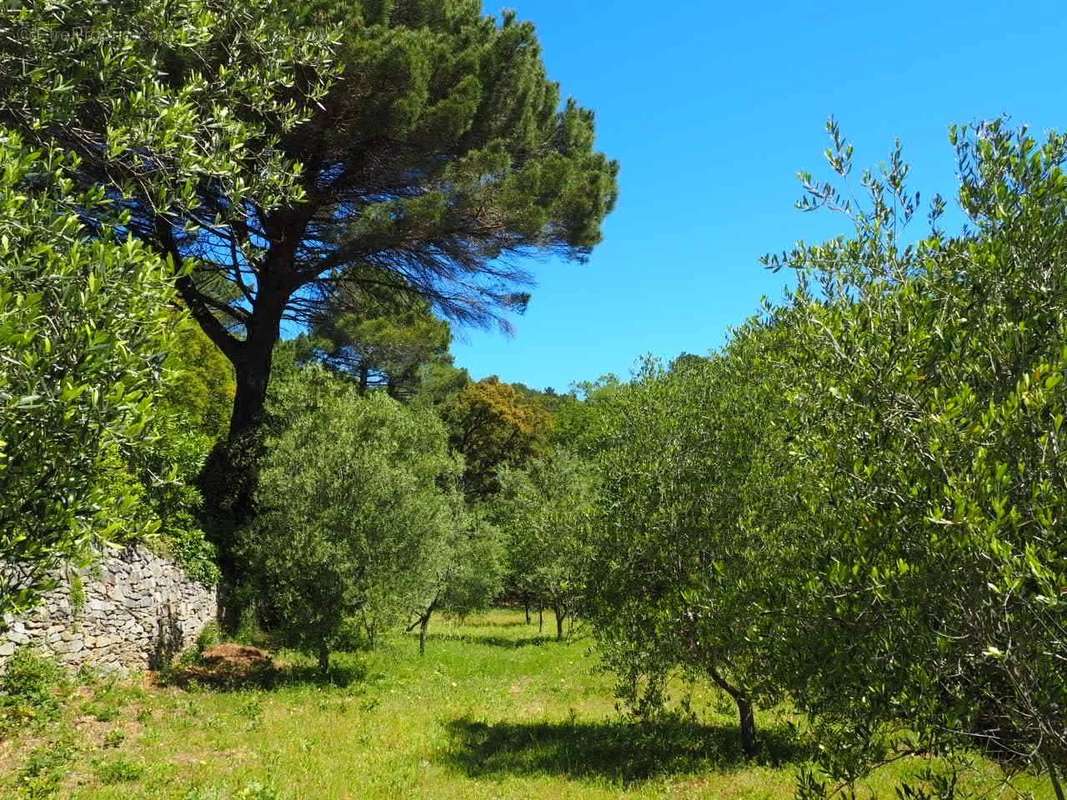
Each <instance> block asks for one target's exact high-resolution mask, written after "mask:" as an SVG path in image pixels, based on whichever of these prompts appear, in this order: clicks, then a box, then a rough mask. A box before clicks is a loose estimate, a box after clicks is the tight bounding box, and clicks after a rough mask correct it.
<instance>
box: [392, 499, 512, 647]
mask: <svg viewBox="0 0 1067 800" xmlns="http://www.w3.org/2000/svg"><path fill="white" fill-rule="evenodd" d="M462 503H463V500H462V497H461V496H459V495H458V494H457V495H456V496H455V498H454V504H455V514H454V525H453V530H452V535H451V536H450V537H449V538H448V540H447V541H445V542H444V547H442V548H441V550H440V551H439V553H438V558H437V564H436V568H435V570H434V575H433V580H432V581H431V582H430V583H429V585H428V586H427V591H426V593H425V595H424V597H423V598H421V602H420V603H419V605H418V606H417V607H416V608H415V620H414V621H413V622H412V623H411V625H410V626H409V628H408V630H409V631H410V630H414V629H415V628H418V629H419V653H420V654H422V653H425V652H426V634H427V631H428V629H429V627H430V620H431V618H432V617H433V615H434V613H435V612H438V611H443V612H445V613H449V614H454V615H456V616H460V617H464V616H467V615H468V614H472V613H474V612H475V611H480V610H482V609H485V608H487V607H488V606H489V604H490V603H491V602H492V601H493V600H494V599H496V597H497V596H498V595H499V594H500V591H501V589H502V588H503V585H504V570H505V568H506V564H507V561H506V555H507V552H506V542H505V540H504V537H503V535H502V532H501V531H500V529H499V528H497V527H496V526H495V525H492V524H490V523H489V522H488V521H487V520H486V519H485V517H484V515H483V514H482V513H480V512H478V511H470V510H467V509H466V508H465V507H464V506H463V504H462Z"/></svg>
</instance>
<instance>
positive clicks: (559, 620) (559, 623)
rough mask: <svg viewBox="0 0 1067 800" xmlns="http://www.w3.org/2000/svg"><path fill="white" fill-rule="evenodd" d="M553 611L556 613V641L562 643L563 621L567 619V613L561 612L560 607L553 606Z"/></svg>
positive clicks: (561, 608)
mask: <svg viewBox="0 0 1067 800" xmlns="http://www.w3.org/2000/svg"><path fill="white" fill-rule="evenodd" d="M552 610H553V611H555V613H556V641H557V642H562V641H563V621H564V620H565V619H566V618H567V612H566V611H564V610H563V607H562V606H559V605H557V606H554V607H553V609H552Z"/></svg>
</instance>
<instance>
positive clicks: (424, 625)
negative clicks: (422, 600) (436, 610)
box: [419, 611, 433, 656]
mask: <svg viewBox="0 0 1067 800" xmlns="http://www.w3.org/2000/svg"><path fill="white" fill-rule="evenodd" d="M432 615H433V612H432V611H427V612H426V614H425V615H424V616H423V618H422V619H421V620H419V655H420V656H424V655H426V630H427V629H428V628H429V627H430V617H431V616H432Z"/></svg>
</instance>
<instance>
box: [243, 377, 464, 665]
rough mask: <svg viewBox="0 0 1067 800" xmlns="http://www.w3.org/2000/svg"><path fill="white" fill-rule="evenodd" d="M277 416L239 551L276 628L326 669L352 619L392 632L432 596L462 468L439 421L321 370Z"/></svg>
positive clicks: (279, 395) (287, 396)
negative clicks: (366, 616) (364, 616)
mask: <svg viewBox="0 0 1067 800" xmlns="http://www.w3.org/2000/svg"><path fill="white" fill-rule="evenodd" d="M275 409H276V413H278V414H281V415H282V416H281V420H280V423H279V427H280V429H281V430H280V432H279V433H277V434H275V435H273V436H272V437H271V440H270V441H269V442H268V452H269V456H268V457H267V459H266V462H265V465H264V468H263V471H262V475H261V485H260V490H259V496H258V503H259V508H260V512H259V514H258V515H257V518H256V520H255V522H254V524H253V525H252V526H251V528H250V529H249V530H247V531H246V532H245V534H244V536H243V539H242V552H243V554H244V556H245V557H246V558H247V560H248V563H249V564H250V565H251V572H252V574H251V580H252V581H253V583H254V584H255V585H256V587H257V588H258V592H259V594H258V597H259V598H261V599H260V604H261V608H262V609H263V611H264V613H265V614H266V616H267V617H268V621H269V622H270V623H271V625H272V627H273V628H274V629H275V630H276V631H277V632H278V633H279V634H280V635H281V636H282V637H283V639H284V640H285V641H286V642H287V643H289V644H291V645H293V646H295V647H299V648H303V649H306V650H308V651H311V652H315V653H318V654H319V656H320V658H321V659H323V663H325V657H326V656H325V654H327V653H328V650H329V648H330V646H331V645H332V644H333V643H334V641H335V638H336V637H337V635H338V633H339V631H340V628H341V625H342V622H343V621H344V620H345V619H347V618H351V617H353V616H355V615H357V614H359V613H361V612H367V613H373V614H375V615H376V616H377V617H378V618H379V619H382V620H385V624H388V623H390V622H393V621H396V620H399V619H402V618H403V617H404V615H406V614H408V613H409V612H410V610H411V609H412V608H415V607H416V606H417V605H418V603H419V601H420V599H421V598H423V597H425V596H426V594H427V591H428V589H429V587H431V586H432V585H433V582H434V580H435V579H436V575H437V569H438V566H439V563H440V560H441V559H442V558H444V557H446V556H447V553H448V542H449V540H450V538H451V536H452V535H453V531H454V526H455V510H454V502H455V499H454V497H453V495H452V494H451V493H450V492H449V491H448V487H449V486H450V485H454V481H455V479H456V476H457V469H458V465H457V463H456V461H455V460H454V458H453V457H452V456H451V455H450V454H449V452H448V448H447V439H446V435H445V431H444V428H443V426H442V425H441V423H440V422H439V420H438V419H437V418H436V417H435V416H434V415H433V414H432V413H431V412H429V411H422V410H417V409H412V408H408V407H405V406H402V405H400V404H399V403H397V402H396V401H395V400H392V399H391V398H389V397H387V396H385V395H384V394H381V393H374V394H371V395H367V396H360V395H359V394H358V392H357V390H356V388H355V387H353V386H351V385H350V384H347V383H344V382H342V381H339V380H338V379H336V378H332V377H330V376H329V375H327V374H326V373H325V371H324V370H322V369H321V368H318V367H308V368H304V369H300V370H297V371H296V372H295V374H293V375H291V376H290V377H289V379H288V380H287V381H286V382H285V385H284V386H281V387H278V388H277V390H276V400H275ZM287 409H293V410H296V412H295V414H294V416H292V417H288V418H287V417H286V416H285V411H286V410H287Z"/></svg>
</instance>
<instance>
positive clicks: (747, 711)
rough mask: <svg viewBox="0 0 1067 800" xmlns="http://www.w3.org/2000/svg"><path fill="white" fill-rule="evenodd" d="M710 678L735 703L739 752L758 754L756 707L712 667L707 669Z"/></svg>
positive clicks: (748, 756) (748, 754) (750, 756)
mask: <svg viewBox="0 0 1067 800" xmlns="http://www.w3.org/2000/svg"><path fill="white" fill-rule="evenodd" d="M708 673H709V674H710V675H711V679H712V680H713V681H715V683H716V685H717V686H718V687H719V688H720V689H722V690H723V691H724V692H726V693H727V694H728V695H730V697H732V698H733V701H734V702H735V703H736V704H737V717H738V722H739V724H740V733H741V752H742V753H744V754H745V758H754V757H755V756H756V755H758V754H759V739H758V738H757V735H756V709H755V707H754V706H753V705H752V701H751V700H750V699H749V697H748V695H747V694H745V692H743V691H742V690H741V689H738V688H737V687H736V686H734V685H733V684H731V683H730V682H729V681H727V680H726V679H725V678H723V677H722V675H721V674H720V673H719V671H718V670H717V669H715V668H714V667H710V668H709V669H708Z"/></svg>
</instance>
